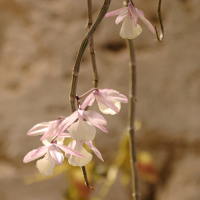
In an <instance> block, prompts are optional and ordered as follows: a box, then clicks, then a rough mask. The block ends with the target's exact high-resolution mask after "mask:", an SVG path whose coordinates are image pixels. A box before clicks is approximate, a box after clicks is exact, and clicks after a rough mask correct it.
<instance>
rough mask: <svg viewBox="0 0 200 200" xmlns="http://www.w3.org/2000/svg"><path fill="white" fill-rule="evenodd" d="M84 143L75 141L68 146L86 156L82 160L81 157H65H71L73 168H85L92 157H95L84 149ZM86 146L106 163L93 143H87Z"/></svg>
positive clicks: (66, 155) (70, 162)
mask: <svg viewBox="0 0 200 200" xmlns="http://www.w3.org/2000/svg"><path fill="white" fill-rule="evenodd" d="M83 143H84V142H80V141H75V140H73V141H72V142H70V144H69V145H68V147H70V148H72V149H74V150H76V151H78V152H79V153H81V154H83V155H84V157H83V158H81V157H76V156H73V155H69V154H65V157H69V159H68V162H69V164H70V165H72V166H85V165H87V164H88V163H89V162H90V161H91V160H92V157H93V156H92V154H91V153H89V152H87V151H86V149H85V148H84V147H83ZM85 144H86V145H87V146H88V147H89V148H90V149H91V150H92V151H93V152H94V153H95V154H96V156H97V157H98V158H99V159H101V160H102V161H104V160H103V158H102V155H101V153H100V152H99V150H98V149H97V148H96V147H95V146H93V145H92V141H89V142H85Z"/></svg>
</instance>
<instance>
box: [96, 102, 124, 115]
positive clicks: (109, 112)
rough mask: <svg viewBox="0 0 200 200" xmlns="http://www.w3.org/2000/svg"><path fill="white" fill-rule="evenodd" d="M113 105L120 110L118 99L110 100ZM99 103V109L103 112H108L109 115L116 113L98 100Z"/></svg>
mask: <svg viewBox="0 0 200 200" xmlns="http://www.w3.org/2000/svg"><path fill="white" fill-rule="evenodd" d="M111 102H112V103H113V104H114V105H115V107H116V108H117V110H118V111H120V109H121V103H120V102H119V101H111ZM98 105H99V110H100V111H101V112H102V113H104V114H110V115H115V114H117V113H116V112H115V111H113V110H112V109H110V108H108V107H107V106H105V105H104V104H102V103H100V102H98Z"/></svg>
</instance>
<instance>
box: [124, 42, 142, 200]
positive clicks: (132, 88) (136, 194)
mask: <svg viewBox="0 0 200 200" xmlns="http://www.w3.org/2000/svg"><path fill="white" fill-rule="evenodd" d="M127 47H128V50H129V57H130V63H129V67H130V69H129V73H130V85H129V124H128V131H129V136H130V138H129V139H130V140H129V145H130V163H131V175H132V196H133V199H135V200H140V189H139V176H138V164H137V152H136V140H135V128H134V121H135V103H136V101H137V100H136V62H135V52H134V47H133V41H132V40H127Z"/></svg>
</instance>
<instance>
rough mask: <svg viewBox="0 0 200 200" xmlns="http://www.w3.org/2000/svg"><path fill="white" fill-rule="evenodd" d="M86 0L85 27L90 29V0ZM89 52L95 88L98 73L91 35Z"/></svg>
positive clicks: (95, 86)
mask: <svg viewBox="0 0 200 200" xmlns="http://www.w3.org/2000/svg"><path fill="white" fill-rule="evenodd" d="M87 2H88V23H87V28H89V29H90V27H91V26H92V23H93V22H92V0H87ZM89 52H90V57H91V62H92V68H93V77H94V81H93V86H94V88H97V86H98V82H99V75H98V70H97V65H96V59H95V55H96V53H95V51H94V39H93V37H92V38H91V40H90V43H89Z"/></svg>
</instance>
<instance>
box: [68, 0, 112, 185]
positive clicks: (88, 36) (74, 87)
mask: <svg viewBox="0 0 200 200" xmlns="http://www.w3.org/2000/svg"><path fill="white" fill-rule="evenodd" d="M110 2H111V0H104V4H103V6H102V9H101V11H100V13H99V16H98V17H97V20H96V21H95V23H94V24H93V25H92V26H91V28H90V29H89V31H88V32H87V34H86V36H85V38H84V39H83V41H82V43H81V46H80V48H79V51H78V54H77V57H76V61H75V65H74V68H73V70H72V81H71V89H70V96H69V101H70V104H71V110H72V112H74V111H75V110H76V107H75V98H76V90H77V84H78V75H79V70H80V64H81V60H82V57H83V54H84V52H85V49H86V47H87V45H88V43H89V42H90V40H91V38H92V36H93V34H94V32H95V31H96V29H97V27H98V26H99V24H100V23H101V21H102V20H103V18H104V16H105V14H106V12H107V10H108V8H109V6H110ZM81 169H82V172H83V175H84V179H85V184H86V186H87V187H89V188H91V189H92V187H91V186H90V184H89V182H88V178H87V172H86V169H85V166H82V167H81Z"/></svg>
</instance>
